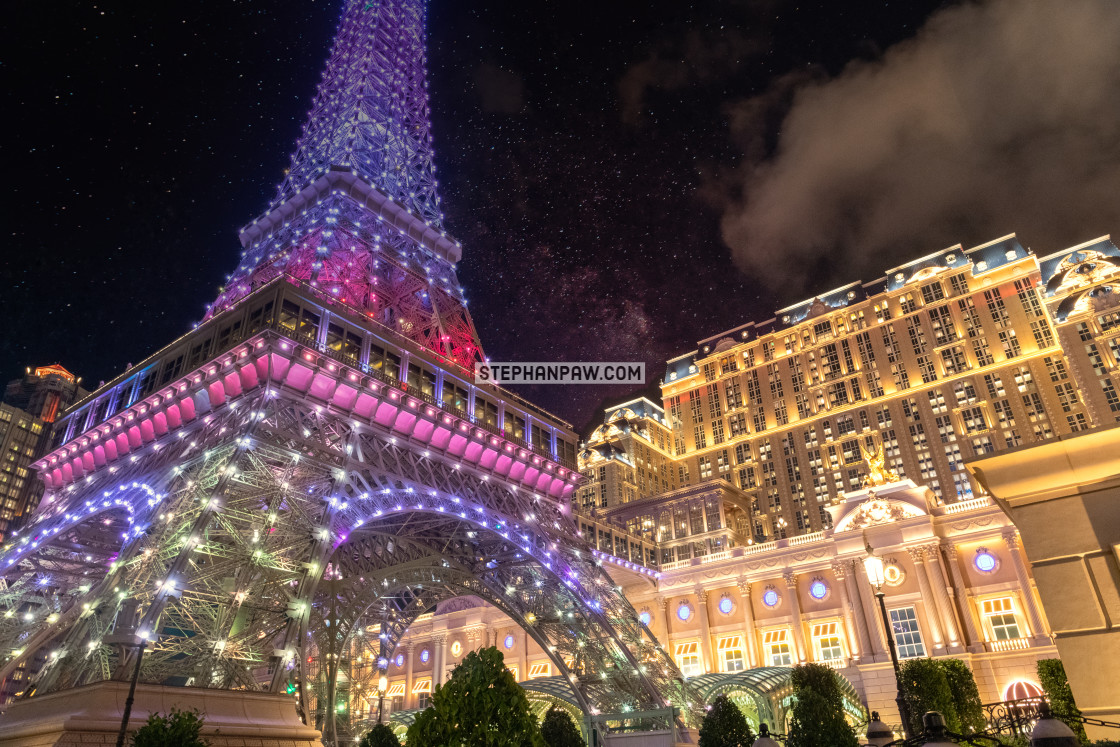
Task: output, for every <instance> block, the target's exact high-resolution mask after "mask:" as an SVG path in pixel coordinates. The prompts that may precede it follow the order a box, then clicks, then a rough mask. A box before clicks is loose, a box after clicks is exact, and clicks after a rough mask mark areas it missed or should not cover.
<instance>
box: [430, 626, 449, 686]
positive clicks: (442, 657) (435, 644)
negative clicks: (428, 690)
mask: <svg viewBox="0 0 1120 747" xmlns="http://www.w3.org/2000/svg"><path fill="white" fill-rule="evenodd" d="M446 667H447V636H446V635H437V636H436V637H435V638H433V639H432V689H433V690H434V689H435V686H436V685H442V684H443V670H444V669H445V668H446Z"/></svg>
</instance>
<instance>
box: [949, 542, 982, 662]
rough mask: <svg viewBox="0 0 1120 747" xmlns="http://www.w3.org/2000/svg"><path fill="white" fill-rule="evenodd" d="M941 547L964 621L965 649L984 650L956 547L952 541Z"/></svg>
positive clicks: (974, 651)
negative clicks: (966, 638)
mask: <svg viewBox="0 0 1120 747" xmlns="http://www.w3.org/2000/svg"><path fill="white" fill-rule="evenodd" d="M941 547H942V548H944V549H945V555H946V558H947V560H946V562H947V563H948V564H949V578H950V579H951V580H952V583H953V595H954V596H955V597H956V598H957V603H958V604H959V605H960V609H961V619H962V620H964V632H965V634H966V635H967V636H968V643H967V648H968V650H969V651H972V652H973V653H976V652H979V651H983V650H984V638H983V637H982V636H981V635H980V633H979V632H978V631H979V630H980V626H979V622H978V621H977V619H976V613H975V612H974V611H973V609H972V599H971V598H970V597H971V594H970V593H969V590H968V587H967V586H965V583H964V577H963V576H962V575H961V569H960V565H959V564H958V562H957V545H956V543H955V542H953V541H952V540H944V541H943V542H942V543H941Z"/></svg>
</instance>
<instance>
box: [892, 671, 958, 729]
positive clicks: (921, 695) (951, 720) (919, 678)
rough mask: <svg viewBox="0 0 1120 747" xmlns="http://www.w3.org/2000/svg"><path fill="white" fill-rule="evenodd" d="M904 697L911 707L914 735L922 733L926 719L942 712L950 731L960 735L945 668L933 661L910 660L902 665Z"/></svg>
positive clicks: (955, 708) (911, 724)
mask: <svg viewBox="0 0 1120 747" xmlns="http://www.w3.org/2000/svg"><path fill="white" fill-rule="evenodd" d="M902 697H903V698H905V699H906V705H907V706H909V708H910V733H911V734H921V733H922V730H923V728H924V727H923V725H922V716H923V715H924V714H926V713H928V712H929V711H939V712H940V713H941V715H942V716H944V717H945V726H946V727H947V728H948V729H949V731H952V732H956V733H958V734H959V733H960V731H961V720H960V718H959V717H958V716H957V707H956V704H955V703H954V701H953V692H952V691H951V690H950V689H949V678H948V677H947V676H946V675H945V669H944V668H943V667H941V666H940V665H939V664H938V662H936V661H934V660H933V659H910V660H909V661H905V662H903V663H902Z"/></svg>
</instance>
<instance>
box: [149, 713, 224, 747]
mask: <svg viewBox="0 0 1120 747" xmlns="http://www.w3.org/2000/svg"><path fill="white" fill-rule="evenodd" d="M201 734H202V718H201V717H200V716H199V715H198V711H180V710H176V709H174V708H172V709H171V713H169V714H168V715H167V716H161V715H159V714H158V713H153V714H151V715H150V716H148V723H146V724H144V725H143V726H141V727H140V728H139V729H137V730H136V733H135V734H133V735H132V747H209V742H207V741H206V740H204V739H203V738H202V736H201Z"/></svg>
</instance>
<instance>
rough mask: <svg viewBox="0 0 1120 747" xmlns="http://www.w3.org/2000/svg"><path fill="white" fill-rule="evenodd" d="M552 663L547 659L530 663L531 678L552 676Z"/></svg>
mask: <svg viewBox="0 0 1120 747" xmlns="http://www.w3.org/2000/svg"><path fill="white" fill-rule="evenodd" d="M551 676H552V664H551V663H549V662H547V661H538V662H536V663H534V664H530V665H529V679H531V680H533V679H536V678H537V677H551Z"/></svg>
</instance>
